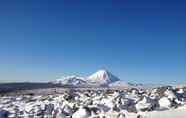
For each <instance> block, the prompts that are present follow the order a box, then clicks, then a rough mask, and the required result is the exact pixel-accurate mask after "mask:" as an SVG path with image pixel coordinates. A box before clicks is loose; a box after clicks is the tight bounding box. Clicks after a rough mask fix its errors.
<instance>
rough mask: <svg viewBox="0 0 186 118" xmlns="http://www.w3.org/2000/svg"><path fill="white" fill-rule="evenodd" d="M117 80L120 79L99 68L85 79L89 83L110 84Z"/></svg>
mask: <svg viewBox="0 0 186 118" xmlns="http://www.w3.org/2000/svg"><path fill="white" fill-rule="evenodd" d="M119 80H120V79H119V78H118V77H116V76H114V75H113V74H112V73H110V72H109V71H107V70H99V71H97V72H96V73H94V74H92V75H90V76H89V77H87V81H88V82H89V83H96V84H110V83H113V82H116V81H119Z"/></svg>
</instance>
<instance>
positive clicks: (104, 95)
mask: <svg viewBox="0 0 186 118" xmlns="http://www.w3.org/2000/svg"><path fill="white" fill-rule="evenodd" d="M37 91H40V90H37ZM0 118H186V89H185V88H179V89H178V88H176V89H174V88H171V87H161V88H154V89H136V88H132V89H123V90H122V89H119V90H115V89H109V88H107V89H102V90H93V89H91V90H90V89H88V88H87V89H83V90H82V89H76V90H75V89H66V91H63V92H61V93H58V92H54V93H50V94H49V95H47V94H42V93H41V94H25V93H24V94H23V95H21V94H15V95H2V96H1V97H0Z"/></svg>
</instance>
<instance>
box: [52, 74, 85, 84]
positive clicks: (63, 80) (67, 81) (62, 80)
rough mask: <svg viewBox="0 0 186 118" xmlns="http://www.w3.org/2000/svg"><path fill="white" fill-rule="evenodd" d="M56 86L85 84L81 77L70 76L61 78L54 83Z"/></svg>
mask: <svg viewBox="0 0 186 118" xmlns="http://www.w3.org/2000/svg"><path fill="white" fill-rule="evenodd" d="M55 83H56V84H61V85H69V86H84V85H86V84H87V82H86V80H84V78H83V77H80V76H76V75H72V76H66V77H62V78H60V79H57V80H56V81H55Z"/></svg>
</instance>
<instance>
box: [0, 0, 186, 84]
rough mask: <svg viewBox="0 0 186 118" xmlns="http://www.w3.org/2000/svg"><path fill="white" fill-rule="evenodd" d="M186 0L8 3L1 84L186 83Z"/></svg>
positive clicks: (2, 13)
mask: <svg viewBox="0 0 186 118" xmlns="http://www.w3.org/2000/svg"><path fill="white" fill-rule="evenodd" d="M185 5H186V2H185V1H184V0H180V1H175V0H169V1H168V0H114V1H111V0H106V1H105V0H32V1H31V0H30V1H29V0H16V1H11V2H10V1H7V0H1V1H0V82H17V81H48V80H54V79H56V78H58V77H60V76H65V75H71V74H79V75H82V76H88V75H90V74H92V73H93V72H95V71H97V70H98V69H102V68H106V69H108V70H109V71H111V72H112V73H113V74H115V75H117V76H118V77H119V78H121V79H123V80H125V81H128V82H141V83H186V7H185Z"/></svg>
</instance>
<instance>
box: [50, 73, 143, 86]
mask: <svg viewBox="0 0 186 118" xmlns="http://www.w3.org/2000/svg"><path fill="white" fill-rule="evenodd" d="M53 83H55V84H61V85H67V86H76V87H95V86H96V87H99V86H108V87H128V88H133V87H134V88H144V87H145V85H143V84H134V83H126V82H124V81H123V80H120V79H119V78H118V77H116V76H115V75H113V74H112V73H111V72H109V71H107V70H98V71H97V72H95V73H93V74H92V75H90V76H88V77H87V78H83V77H80V76H76V75H72V76H66V77H62V78H60V79H57V80H56V81H55V82H53Z"/></svg>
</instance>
